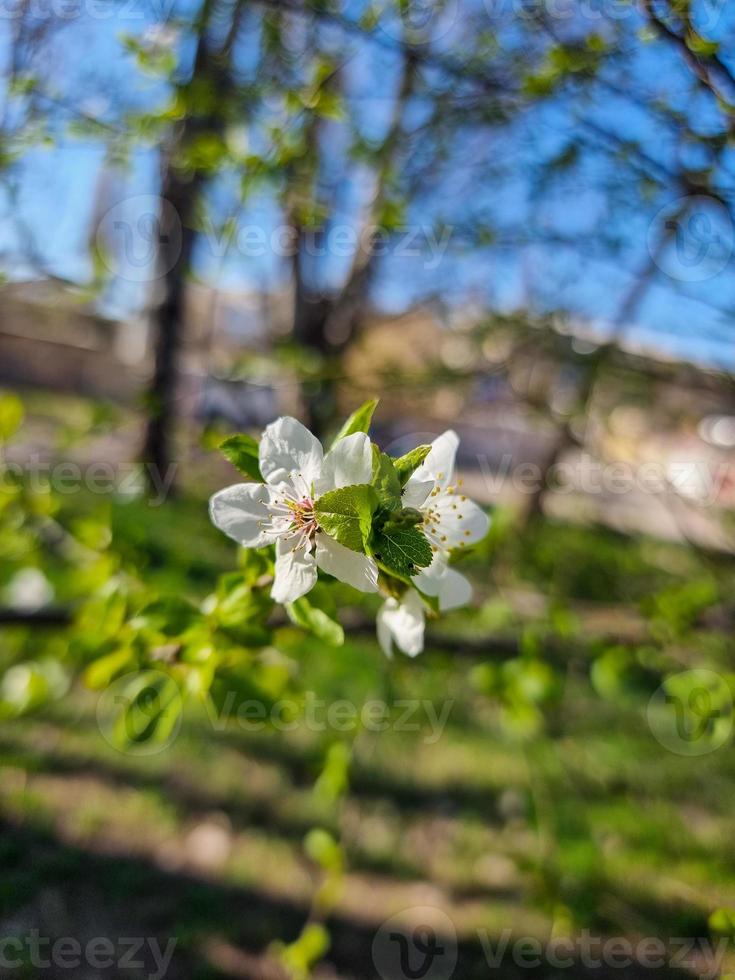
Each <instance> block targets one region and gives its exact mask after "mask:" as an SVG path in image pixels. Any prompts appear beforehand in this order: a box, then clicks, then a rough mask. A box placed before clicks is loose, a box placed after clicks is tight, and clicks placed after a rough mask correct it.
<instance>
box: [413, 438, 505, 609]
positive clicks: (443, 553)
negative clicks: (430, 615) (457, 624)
mask: <svg viewBox="0 0 735 980" xmlns="http://www.w3.org/2000/svg"><path fill="white" fill-rule="evenodd" d="M458 445H459V438H458V436H457V433H456V432H453V431H452V430H451V429H448V430H447V431H446V432H444V433H442V435H440V436H439V437H438V438H436V439H435V440H434V442H433V443H432V444H431V452H430V453H429V455H428V456H427V457H426V459H425V460H424V461H423V463H422V464H421V466H419V467H418V469H417V470H416V471H415V472H414V473H413V474H412V475H411V477H410V479H409V480H408V482H407V484H406V488H405V492H404V497H403V502H404V505H405V506H406V507H416V508H417V509H418V510H419V511H420V512H421V514H422V516H423V518H424V522H423V524H422V525H421V530H422V531H423V532H424V534H425V535H426V537H427V538H428V539H429V543H430V544H431V547H432V550H433V552H434V558H433V560H432V562H431V564H430V565H429V566H428V567H427V568H422V569H421V571H420V572H418V574H416V575H414V576H413V582H414V584H415V585H416V587H417V588H418V589H420V590H421V592H423V593H425V594H426V595H428V596H436V597H438V599H439V608H440V609H441V610H442V611H446V610H448V609H456V608H458V607H459V606H464V605H466V604H467V603H468V602H469V601H470V599H471V598H472V586H471V585H470V583H469V581H468V580H467V579H466V578H465V576H464V575H460V573H459V572H457V571H455V570H454V569H453V568H450V567H449V555H450V552H451V551H452V549H455V548H464V547H465V546H467V545H470V544H475V543H476V542H477V541H481V540H482V538H484V537H485V535H486V534H487V532H488V528H489V526H490V521H489V519H488V516H487V514H485V512H484V511H483V510H481V508H480V507H478V506H477V504H476V503H474V501H472V500H470V499H469V498H468V497H467V496H466V495H465V494H464V493H463V492H462V481H461V480H457V479H455V459H456V456H457V446H458Z"/></svg>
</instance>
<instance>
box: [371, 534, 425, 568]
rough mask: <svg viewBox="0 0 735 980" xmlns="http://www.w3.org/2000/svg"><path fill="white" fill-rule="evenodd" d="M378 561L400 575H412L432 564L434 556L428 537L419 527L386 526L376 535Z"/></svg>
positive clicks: (374, 549) (374, 546) (374, 548)
mask: <svg viewBox="0 0 735 980" xmlns="http://www.w3.org/2000/svg"><path fill="white" fill-rule="evenodd" d="M373 553H374V555H375V557H376V559H377V560H378V561H380V562H382V564H384V565H385V566H386V567H387V568H390V569H393V570H395V571H396V572H398V573H399V575H409V576H410V575H412V574H413V573H414V572H415V571H416V569H417V568H426V566H427V565H430V564H431V559H432V558H433V557H434V554H433V552H432V550H431V545H430V544H429V542H428V541H427V539H426V536H425V535H424V534H423V533H422V532H421V531H419V529H418V528H417V527H400V526H392V525H390V524H388V525H386V526H385V527H384V528H383V530H382V531H379V532H378V533H377V534H376V535H375V540H374V544H373Z"/></svg>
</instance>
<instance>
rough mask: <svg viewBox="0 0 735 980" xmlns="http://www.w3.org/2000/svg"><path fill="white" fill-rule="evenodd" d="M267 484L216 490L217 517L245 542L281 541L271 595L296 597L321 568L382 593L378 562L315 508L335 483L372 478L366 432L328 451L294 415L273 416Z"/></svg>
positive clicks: (264, 448)
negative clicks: (330, 529) (339, 537)
mask: <svg viewBox="0 0 735 980" xmlns="http://www.w3.org/2000/svg"><path fill="white" fill-rule="evenodd" d="M259 459H260V471H261V473H262V474H263V478H264V480H265V483H238V484H235V485H234V486H231V487H226V488H225V489H224V490H220V491H219V492H218V493H216V494H214V496H213V497H212V499H211V501H210V515H211V518H212V521H213V522H214V524H215V525H216V526H217V527H218V528H220V530H222V531H224V532H225V534H228V535H229V536H230V537H231V538H233V539H234V540H235V541H237V542H238V544H240V545H242V546H243V547H245V548H262V547H263V546H265V545H268V544H275V547H276V564H275V580H274V583H273V588H272V590H271V596H272V597H273V599H275V600H276V601H277V602H294V601H295V600H296V599H298V598H300V597H301V596H303V595H305V594H306V593H307V592H308V591H309V590H310V589H311V588H312V587H313V585H314V584H315V583H316V580H317V568H321V569H322V570H323V571H325V572H327V573H328V574H330V575H334V576H335V577H336V578H338V579H340V580H341V581H342V582H346V583H347V584H348V585H352V586H354V588H356V589H360V590H361V591H363V592H377V589H378V567H377V565H376V564H375V562H374V561H373V559H372V558H369V557H368V556H367V555H364V554H361V553H359V552H357V551H352V550H351V549H349V548H346V547H345V546H344V545H341V544H340V543H339V542H338V541H335V540H334V538H332V537H330V536H329V535H328V534H326V533H325V532H324V531H323V530H322V529H321V528H320V527H319V522H318V518H317V515H316V513H315V504H316V501H317V499H318V498H319V497H320V496H321V495H322V494H324V493H326V492H327V491H329V490H336V489H338V488H340V487H346V486H351V485H354V484H365V483H370V482H371V480H372V448H371V445H370V440H369V438H368V437H367V435H365V433H363V432H357V433H354V434H353V435H350V436H346V437H345V438H344V439H340V440H339V441H338V442H337V443H336V445H335V446H334V447H333V448H332V449H331V450H330V451H329V452H328V453H326V455H325V454H324V450H323V449H322V445H321V443H320V442H319V440H318V439H317V438H316V437H315V436H314V435H312V433H311V432H309V430H308V429H307V428H305V427H304V426H303V425H302V424H301V423H300V422H298V421H297V420H296V419H293V418H289V417H284V418H280V419H277V420H276V421H275V422H272V423H271V424H270V425H269V426H268V427H267V428H266V430H265V432H264V433H263V437H262V439H261V441H260V449H259Z"/></svg>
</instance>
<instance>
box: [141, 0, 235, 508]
mask: <svg viewBox="0 0 735 980" xmlns="http://www.w3.org/2000/svg"><path fill="white" fill-rule="evenodd" d="M215 7H216V3H215V0H205V3H204V6H203V8H202V11H201V14H200V17H199V24H198V34H197V41H196V50H195V55H194V64H193V69H192V73H191V77H190V79H189V81H188V82H187V83H186V84H185V85H183V86H182V87H181V89H182V91H183V92H184V93H185V94H186V93H189V92H191V91H192V88H193V86H194V85H200V84H201V83H202V82H205V83H209V85H210V86H211V92H212V95H211V96H210V97H209V98H207V99H206V100H205V106H204V108H203V109H202V111H199V110H198V109H197V108H196V105H194V106H192V104H191V102H190V101H188V100H187V111H186V115H185V116H184V119H183V121H182V122H181V124H180V126H179V128H178V130H177V132H176V133H175V134H174V137H173V140H172V142H171V144H170V146H169V148H168V151H167V153H166V156H165V158H164V160H163V174H162V178H161V199H162V203H163V206H162V208H161V212H160V216H159V228H158V230H159V241H158V257H157V264H158V270H159V276H158V279H157V286H158V295H157V301H156V304H155V307H154V309H153V311H152V314H151V327H152V333H153V373H152V376H151V380H150V383H149V386H148V390H147V392H146V409H147V412H148V417H147V423H146V429H145V435H144V439H143V446H142V450H141V458H142V462H143V464H144V466H145V472H146V479H147V482H148V485H149V488H150V489H151V490H152V491H154V492H159V491H160V488H161V487H162V486H168V487H169V492H172V491H173V489H174V486H175V482H176V462H175V460H174V459H173V440H174V435H175V424H176V416H177V411H176V399H177V385H178V376H179V360H180V356H181V351H182V348H183V344H184V329H185V309H184V305H185V298H186V283H187V279H188V275H189V271H190V268H191V259H192V254H193V251H194V246H195V243H196V237H197V221H196V217H197V209H198V207H199V202H200V199H201V195H202V191H203V190H204V187H205V185H206V183H207V180H208V173H207V171H206V170H204V169H203V168H202V167H200V166H198V165H196V164H194V165H193V166H189V167H187V168H184V167H182V158H184V157H185V156H186V153H187V150H189V149H190V148H191V147H192V146H193V145H194V144H195V142H196V140H197V139H198V138H200V137H201V136H202V135H204V134H207V133H211V134H216V135H218V136H221V134H222V132H223V130H224V125H225V118H226V116H225V112H224V105H225V103H226V98H227V96H228V94H229V93H230V91H231V89H232V77H231V55H232V47H233V44H234V41H235V37H236V35H237V31H238V27H239V20H240V14H241V9H242V4H241V3H238V4H237V6H236V7H235V9H234V11H233V12H232V15H231V16H232V21H231V24H230V29H229V31H228V32H227V35H226V37H225V40H224V41H223V42H222V43H221V44H220V45H216V44H215V43H214V42H213V41H212V40H211V39H210V38H209V37H208V27H209V25H210V23H211V20H212V17H213V14H214V11H215ZM166 203H168V205H169V206H166ZM164 481H165V482H164Z"/></svg>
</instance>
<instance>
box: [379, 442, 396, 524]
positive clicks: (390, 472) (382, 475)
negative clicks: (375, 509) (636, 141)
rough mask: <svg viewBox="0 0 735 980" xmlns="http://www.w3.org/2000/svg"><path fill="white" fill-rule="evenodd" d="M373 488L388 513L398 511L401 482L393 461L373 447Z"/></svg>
mask: <svg viewBox="0 0 735 980" xmlns="http://www.w3.org/2000/svg"><path fill="white" fill-rule="evenodd" d="M373 486H374V487H375V492H376V493H377V495H378V500H379V501H380V503H381V505H382V506H383V507H385V508H386V509H387V510H389V511H394V510H400V507H401V481H400V479H399V478H398V473H397V472H396V468H395V466H394V462H393V460H392V459H391V458H390V456H387V455H386V454H385V453H381V451H380V450H379V449H378V447H377V446H375V445H373Z"/></svg>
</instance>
